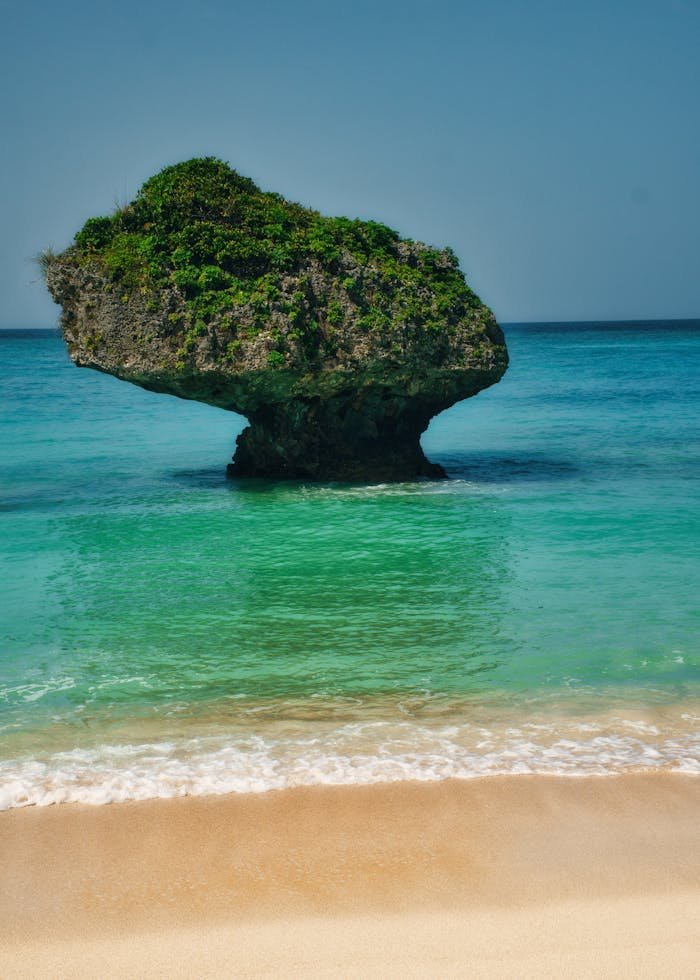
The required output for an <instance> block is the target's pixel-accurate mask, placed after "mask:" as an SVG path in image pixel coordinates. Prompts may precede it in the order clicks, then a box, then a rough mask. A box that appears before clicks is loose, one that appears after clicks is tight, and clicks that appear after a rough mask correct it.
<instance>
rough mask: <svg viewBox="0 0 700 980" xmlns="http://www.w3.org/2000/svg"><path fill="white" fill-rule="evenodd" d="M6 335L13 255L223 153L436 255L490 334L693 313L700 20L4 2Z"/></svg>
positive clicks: (392, 5) (35, 321)
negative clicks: (483, 311)
mask: <svg viewBox="0 0 700 980" xmlns="http://www.w3.org/2000/svg"><path fill="white" fill-rule="evenodd" d="M0 17H1V20H0V23H1V24H2V34H3V41H2V57H1V58H0V73H1V74H2V85H1V86H0V108H1V110H2V129H3V140H2V146H1V148H0V178H1V179H0V194H1V195H2V199H1V209H2V210H1V215H2V222H1V224H0V326H5V327H7V326H50V325H53V324H54V323H55V322H56V317H57V309H56V307H54V306H53V304H52V303H51V301H50V300H49V298H48V296H47V295H46V293H45V291H44V289H43V286H42V285H41V283H40V282H39V277H38V273H37V271H36V269H35V268H34V267H33V265H32V263H31V261H30V257H31V256H32V255H33V254H35V253H36V252H38V251H39V250H41V249H42V248H44V247H45V246H47V245H52V246H53V247H54V248H59V249H60V248H62V247H63V246H65V245H67V244H68V242H69V241H70V240H71V238H72V236H73V234H74V233H75V231H76V230H77V229H78V228H79V226H80V225H81V224H82V222H83V221H84V220H85V219H86V218H87V217H89V216H90V215H95V214H102V213H106V212H109V211H111V210H112V208H113V206H114V205H115V203H123V202H124V201H125V200H128V199H130V198H131V197H132V196H133V194H134V193H135V192H136V190H137V189H138V187H139V185H140V184H141V182H142V181H143V180H144V179H145V178H147V177H148V176H150V175H151V174H152V173H153V172H155V171H157V170H159V169H160V168H161V167H163V166H165V165H166V164H169V163H174V162H176V161H178V160H182V159H186V158H188V157H191V156H202V155H210V154H213V155H216V156H219V157H221V158H223V159H225V160H228V161H229V162H230V163H231V164H232V165H233V166H234V167H235V168H236V169H238V170H239V171H241V172H242V173H244V174H246V175H248V176H250V177H252V178H253V179H254V180H255V181H256V182H257V183H258V184H259V185H260V186H262V187H263V188H265V189H269V190H276V191H279V192H280V193H282V194H284V195H286V196H287V197H290V198H292V199H295V200H298V201H301V202H303V203H304V204H309V205H312V206H314V207H316V208H318V209H319V210H321V211H323V212H325V213H328V214H346V215H350V216H353V217H354V216H359V217H372V218H375V219H377V220H380V221H383V222H385V223H387V224H389V225H392V226H393V227H395V228H397V229H398V230H399V231H400V232H401V233H402V234H404V235H408V236H410V237H413V238H419V239H422V240H424V241H427V242H430V243H432V244H435V245H445V244H449V245H452V247H453V248H454V249H455V251H456V252H457V254H458V255H459V257H460V260H461V263H462V268H463V269H464V270H465V272H466V274H467V278H468V281H469V282H470V284H471V285H472V286H473V288H474V289H475V290H476V291H477V292H478V293H479V294H480V295H481V297H482V298H483V299H484V300H485V301H486V302H488V303H489V304H490V305H491V306H492V308H493V309H494V311H495V312H496V315H497V316H498V317H499V319H501V320H502V321H513V320H537V319H545V320H558V319H596V318H608V317H610V318H653V317H663V316H668V317H692V316H695V317H699V316H700V268H699V262H698V259H699V258H700V2H698V0H658V2H657V0H588V2H578V0H483V2H473V0H465V2H461V3H458V2H454V3H448V2H441V0H431V2H427V0H426V2H421V3H414V2H411V0H400V2H399V0H389V2H382V0H374V2H367V0H353V2H343V3H335V2H333V0H318V2H316V0H314V2H308V0H299V2H297V3H293V2H266V0H246V2H245V3H242V2H237V0H228V2H224V0H200V2H194V0H193V2H191V3H183V2H181V0H168V2H148V0H140V2H134V0H123V2H120V3H104V2H100V0H89V2H85V0H77V2H76V0H69V2H67V3H58V2H55V0H52V2H50V3H48V2H41V3H38V2H32V0H27V2H24V3H21V4H20V3H18V2H16V0H13V2H12V3H7V2H5V0H0Z"/></svg>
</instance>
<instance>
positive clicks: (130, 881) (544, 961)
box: [0, 774, 700, 977]
mask: <svg viewBox="0 0 700 980" xmlns="http://www.w3.org/2000/svg"><path fill="white" fill-rule="evenodd" d="M699 815H700V780H698V779H697V778H694V777H684V776H680V775H659V774H656V775H649V776H646V775H634V776H622V777H604V778H573V779H571V778H569V779H566V778H549V777H530V776H523V777H519V776H515V777H504V778H491V779H479V780H472V781H463V782H462V781H452V782H445V783H429V784H421V783H394V784H385V785H377V786H367V787H327V788H312V789H311V788H303V789H295V790H286V791H282V792H271V793H265V794H257V795H250V796H243V795H240V796H237V795H229V796H223V797H199V798H195V797H193V798H184V799H176V800H154V801H148V802H141V803H122V804H118V805H112V806H100V807H89V806H81V805H64V806H55V807H46V808H36V807H31V808H27V809H24V810H12V811H8V812H5V813H2V814H0V858H1V860H2V866H3V888H2V896H1V899H0V930H1V934H2V946H1V950H0V972H1V973H2V975H3V976H5V977H37V976H52V977H83V976H86V977H93V976H94V977H97V976H104V975H105V973H106V972H109V974H110V975H112V976H120V977H121V976H124V977H139V976H146V975H148V976H163V977H166V976H169V977H172V976H183V977H184V976H207V977H209V976H211V977H217V976H329V977H330V976H353V977H355V976H357V977H360V976H365V977H366V976H377V977H386V976H416V977H419V976H438V975H439V976H466V975H469V976H494V977H495V976H499V977H503V976H513V977H515V976H518V977H522V976H562V975H566V976H611V977H612V976H618V977H619V976H630V977H631V976H634V977H640V976H645V977H646V976H649V977H652V976H654V977H660V976H688V977H689V976H697V975H698V974H700V916H699V915H698V908H699V907H700V819H698V817H699Z"/></svg>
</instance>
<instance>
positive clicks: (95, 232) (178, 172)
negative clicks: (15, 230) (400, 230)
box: [74, 157, 480, 339]
mask: <svg viewBox="0 0 700 980" xmlns="http://www.w3.org/2000/svg"><path fill="white" fill-rule="evenodd" d="M400 241H401V240H400V239H399V236H398V234H397V233H396V232H395V231H392V230H391V228H387V227H386V226H385V225H382V224H378V223H377V222H375V221H359V220H351V219H349V218H326V217H323V216H322V215H320V214H318V213H317V212H315V211H311V210H309V209H307V208H303V207H301V206H300V205H298V204H292V203H290V202H288V201H286V200H285V199H284V198H282V197H280V195H279V194H271V193H265V192H263V191H261V190H259V189H258V188H257V187H256V186H255V184H254V183H253V182H252V181H251V180H249V179H248V178H246V177H241V176H240V175H239V174H237V173H236V172H235V171H233V170H231V168H230V167H228V166H227V165H226V164H225V163H222V162H221V161H219V160H215V159H213V158H211V157H208V158H202V159H196V160H189V161H187V162H186V163H180V164H176V165H175V166H172V167H167V168H166V169H165V170H163V171H161V173H159V174H157V175H156V176H155V177H152V178H151V179H150V180H148V181H146V183H145V184H144V185H143V187H142V188H141V190H140V191H139V193H138V194H137V196H136V199H135V201H134V202H133V203H132V204H129V205H128V206H127V207H125V208H122V209H120V210H118V211H117V212H116V213H115V214H113V215H112V216H111V217H104V218H90V219H89V220H88V221H87V222H86V223H85V225H84V227H83V228H82V230H81V231H79V232H78V234H77V235H76V236H75V246H74V250H75V251H74V256H75V258H76V259H77V260H78V261H80V260H84V261H88V262H91V263H99V264H100V265H101V266H102V267H103V269H104V270H105V271H106V272H107V274H108V275H109V277H110V278H111V279H112V280H113V281H114V283H115V285H117V286H119V287H121V288H122V289H124V290H126V291H130V290H135V289H137V290H140V291H142V292H143V293H151V292H154V293H158V292H159V291H160V290H161V289H162V288H163V287H164V286H168V285H171V286H175V287H177V288H178V289H179V290H180V292H181V293H182V295H183V296H184V299H185V306H186V309H187V312H188V314H189V317H190V318H191V319H192V321H193V322H196V321H201V322H203V323H208V322H210V321H211V320H212V319H213V318H214V317H216V316H217V315H220V314H221V313H223V312H225V311H226V310H230V309H231V308H235V307H237V306H243V305H251V306H252V307H253V309H254V311H255V314H256V323H257V326H258V327H261V326H262V325H263V324H264V322H265V319H266V318H267V317H269V316H270V315H271V313H272V312H273V308H274V304H275V303H276V302H278V301H279V299H280V290H279V283H278V280H279V277H280V276H284V275H290V274H291V275H293V274H294V273H295V272H296V271H297V270H298V269H300V268H303V267H305V266H306V265H307V264H308V263H309V261H310V260H311V259H314V258H316V259H318V260H320V261H321V262H322V263H323V264H324V265H326V266H330V267H332V266H333V265H338V266H339V264H340V263H341V260H342V257H343V256H344V255H350V256H352V257H353V258H354V259H355V260H356V261H357V262H358V263H359V264H360V265H362V266H366V267H369V268H371V270H372V272H373V276H372V280H373V281H372V283H371V288H370V291H369V294H365V295H359V296H358V295H356V294H357V284H356V282H355V280H354V279H352V278H351V277H346V278H344V279H343V280H342V281H341V282H339V283H338V287H337V295H335V296H328V297H327V298H326V301H325V304H322V305H320V306H319V307H318V308H317V310H316V313H317V315H320V316H321V317H322V318H323V317H324V314H325V319H326V320H327V321H328V323H329V324H331V325H335V324H338V323H340V322H341V321H342V319H343V305H344V304H343V300H345V301H346V303H349V304H352V305H355V303H356V304H357V307H358V310H357V313H358V319H359V320H360V323H361V326H362V328H363V329H365V330H388V329H391V328H392V326H398V325H400V324H402V323H404V322H406V321H411V322H413V323H422V324H423V325H424V326H427V327H431V328H433V329H440V327H441V326H442V325H443V324H444V318H445V315H446V314H448V313H449V314H451V315H452V316H460V315H464V313H465V312H466V311H467V310H468V309H470V308H475V307H478V306H479V305H480V303H479V300H478V298H477V297H476V296H475V295H474V293H473V292H472V291H471V290H470V289H469V287H468V286H467V285H466V284H465V282H464V277H463V275H462V273H461V272H460V271H459V268H458V265H457V260H456V258H455V256H454V254H453V252H452V251H451V250H450V249H444V250H442V251H438V250H436V249H428V248H423V249H422V250H421V251H420V252H419V253H418V254H417V255H416V256H415V257H414V261H412V262H405V261H404V260H403V256H402V250H401V248H400ZM304 298H305V294H304V292H303V291H301V290H298V291H296V292H295V293H294V295H293V297H292V302H291V303H290V302H289V301H287V306H288V307H289V309H288V311H287V312H288V313H289V314H290V315H292V316H293V318H294V319H295V325H296V326H297V329H298V331H299V332H300V334H303V333H309V331H311V333H312V334H313V333H315V327H314V326H313V323H312V322H311V321H310V318H308V317H306V316H305V307H304ZM311 339H315V338H311Z"/></svg>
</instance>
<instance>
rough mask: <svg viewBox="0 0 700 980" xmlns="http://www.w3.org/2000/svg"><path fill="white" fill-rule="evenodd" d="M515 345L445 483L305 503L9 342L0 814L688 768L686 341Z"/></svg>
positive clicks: (690, 632) (641, 333)
mask: <svg viewBox="0 0 700 980" xmlns="http://www.w3.org/2000/svg"><path fill="white" fill-rule="evenodd" d="M506 337H507V341H508V346H509V350H510V354H511V367H510V369H509V371H508V373H507V375H506V376H505V378H504V379H503V381H502V382H501V383H500V384H499V385H497V386H495V387H494V388H492V389H489V390H488V391H486V392H482V394H480V395H479V396H478V397H477V398H474V399H471V400H469V401H467V402H463V403H461V404H460V405H457V406H455V407H454V408H453V409H451V410H450V411H449V412H446V413H444V414H443V415H441V416H440V417H439V418H437V419H435V420H434V421H433V423H432V425H431V427H430V429H429V430H428V432H427V433H426V434H425V436H424V438H423V445H424V447H425V449H426V451H427V453H428V454H429V456H430V457H431V458H432V459H434V460H436V461H438V462H441V463H442V464H443V465H444V466H445V468H446V469H447V471H448V472H449V474H450V476H451V479H450V480H449V481H446V482H438V483H430V482H416V483H410V484H401V485H391V486H388V485H377V486H346V485H339V484H336V485H333V484H329V485H320V486H319V485H313V484H302V483H295V484H281V483H271V482H263V481H240V482H233V481H228V480H226V478H225V475H224V471H225V464H226V462H227V461H228V459H229V458H230V456H231V453H232V450H233V447H234V443H235V437H236V435H237V433H238V432H239V431H240V429H241V428H242V427H243V425H244V424H245V422H244V420H243V419H242V418H240V417H238V416H235V415H232V414H229V413H225V412H221V411H218V410H216V409H212V408H209V407H207V406H203V405H198V404H195V403H188V402H184V401H178V400H176V399H172V398H169V397H167V396H161V395H155V394H152V393H148V392H144V391H141V390H140V389H137V388H134V387H131V386H129V385H126V384H124V383H122V382H118V381H116V380H115V379H113V378H109V377H106V376H103V375H100V374H98V373H95V372H90V371H85V370H78V369H77V368H75V367H74V366H73V365H72V364H71V363H70V361H69V359H68V356H67V354H66V352H65V348H64V346H63V344H62V341H61V340H60V338H59V336H58V335H57V334H56V333H55V332H50V331H43V332H40V331H37V332H19V331H17V332H2V333H0V351H1V357H2V375H1V377H0V405H1V406H2V417H1V419H0V426H1V431H2V446H3V453H2V458H1V459H0V526H1V528H2V537H1V542H0V568H1V571H2V594H1V598H0V603H1V622H0V806H2V805H5V806H12V805H21V804H23V803H27V802H38V803H47V802H54V801H57V800H70V799H85V800H92V801H95V802H100V801H107V800H110V799H120V798H125V797H143V796H155V795H173V794H178V793H184V792H223V791H226V790H231V789H241V790H250V789H267V788H272V787H276V786H284V785H290V784H295V783H300V782H323V781H326V782H352V781H364V782H366V781H373V780H377V779H398V778H426V779H427V778H444V777H445V776H454V775H456V776H464V777H467V776H470V775H477V774H481V773H491V772H502V771H517V772H530V771H552V772H572V773H578V772H584V771H595V772H608V771H618V770H620V769H634V768H659V767H666V768H677V769H682V770H684V771H696V770H697V771H700V708H698V701H697V695H698V691H699V690H700V669H699V668H700V650H699V644H698V627H699V625H700V615H699V613H698V603H697V599H696V595H697V591H698V565H699V555H700V483H699V481H698V477H699V476H700V322H692V323H691V322H681V323H678V322H677V323H645V324H569V325H566V324H559V325H522V326H517V325H513V326H510V327H507V328H506Z"/></svg>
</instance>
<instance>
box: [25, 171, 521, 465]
mask: <svg viewBox="0 0 700 980" xmlns="http://www.w3.org/2000/svg"><path fill="white" fill-rule="evenodd" d="M43 265H44V268H45V273H46V280H47V284H48V287H49V290H50V292H51V295H52V296H53V298H54V300H55V301H56V302H57V303H59V304H60V305H61V306H62V308H63V313H62V317H61V327H62V331H63V336H64V337H65V339H66V341H67V343H68V349H69V352H70V355H71V357H72V358H73V360H74V361H75V363H76V364H78V365H79V366H82V367H91V368H95V369H97V370H99V371H105V372H107V373H108V374H113V375H115V376H116V377H118V378H122V379H123V380H125V381H130V382H132V383H133V384H137V385H140V386H141V387H143V388H148V389H150V390H153V391H160V392H168V393H169V394H172V395H177V396H179V397H181V398H191V399H195V400H197V401H202V402H207V403H208V404H210V405H216V406H219V407H221V408H225V409H229V410H231V411H234V412H239V413H240V414H242V415H245V416H246V417H247V418H248V421H249V423H250V424H249V426H248V428H246V429H245V430H244V431H243V432H242V433H241V435H240V436H239V437H238V443H237V449H236V454H235V456H234V461H233V463H231V464H230V465H229V473H230V474H231V475H235V476H239V475H240V476H266V477H293V478H305V479H318V480H368V481H371V480H381V481H385V480H386V481H388V480H405V479H411V478H414V477H417V476H442V475H444V474H443V471H442V469H441V467H439V466H437V465H436V464H434V463H430V462H429V461H428V460H427V459H426V458H425V456H424V455H423V452H422V450H421V447H420V435H421V433H422V432H423V431H424V430H425V428H426V427H427V425H428V423H429V421H430V419H431V418H432V416H434V415H436V414H437V413H438V412H441V411H443V409H445V408H448V407H449V406H450V405H453V404H454V403H455V402H457V401H460V400H462V399H464V398H468V397H469V396H470V395H475V394H476V393H477V392H478V391H481V390H482V389H483V388H486V387H488V386H489V385H492V384H494V383H495V382H496V381H498V380H499V378H500V377H501V375H502V374H503V372H504V371H505V369H506V366H507V363H508V356H507V353H506V348H505V344H504V340H503V334H502V332H501V330H500V328H499V326H498V325H497V323H496V321H495V319H494V317H493V314H492V313H491V312H490V310H488V309H487V307H485V306H484V305H483V304H482V303H481V302H480V300H479V299H478V297H477V296H476V295H475V294H474V293H473V292H472V291H471V290H470V289H469V287H468V286H467V285H466V283H465V281H464V276H463V275H462V273H461V272H460V270H459V268H458V264H457V261H456V258H455V256H454V254H453V253H452V251H451V250H449V249H443V250H438V249H435V248H429V247H428V246H426V245H422V244H420V243H418V242H413V241H408V240H404V239H401V238H399V236H398V235H397V234H396V232H394V231H392V230H391V229H389V228H387V227H385V226H384V225H381V224H378V223H376V222H374V221H354V220H349V219H348V218H327V217H324V216H322V215H320V214H318V213H317V212H316V211H313V210H310V209H308V208H305V207H302V206H300V205H298V204H293V203H291V202H289V201H286V200H285V199H284V198H283V197H281V196H280V195H278V194H272V193H266V192H263V191H261V190H259V188H258V187H256V185H255V184H254V183H253V182H252V181H251V180H249V179H248V178H246V177H242V176H240V175H239V174H238V173H236V172H235V171H234V170H232V169H231V168H230V167H229V166H227V164H225V163H222V162H221V161H219V160H215V159H212V158H204V159H195V160H190V161H188V162H185V163H181V164H177V165H175V166H172V167H167V168H166V169H165V170H163V171H162V172H161V173H159V174H157V175H156V176H155V177H152V178H151V179H150V180H148V181H147V182H146V183H145V184H144V185H143V187H142V188H141V190H140V191H139V192H138V194H137V196H136V198H135V200H134V201H133V202H132V203H131V204H129V205H127V206H126V207H124V208H122V209H120V210H118V211H117V212H116V213H115V214H113V215H112V216H111V217H104V218H91V219H90V220H89V221H87V223H86V224H85V226H84V227H83V229H82V230H81V231H80V232H78V234H77V235H76V237H75V241H74V243H73V244H72V245H71V246H70V247H69V248H67V249H66V250H65V251H64V252H63V253H61V254H60V255H54V254H53V253H46V254H45V255H44V256H43Z"/></svg>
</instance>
